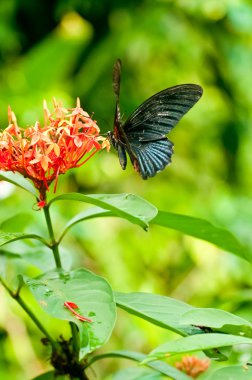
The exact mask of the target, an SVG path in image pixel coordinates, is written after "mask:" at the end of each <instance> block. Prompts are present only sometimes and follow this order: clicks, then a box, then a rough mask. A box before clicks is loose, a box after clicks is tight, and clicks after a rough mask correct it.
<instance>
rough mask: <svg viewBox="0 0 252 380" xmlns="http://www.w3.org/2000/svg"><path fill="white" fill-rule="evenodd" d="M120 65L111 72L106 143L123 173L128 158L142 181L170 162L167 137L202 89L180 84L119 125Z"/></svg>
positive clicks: (195, 101)
mask: <svg viewBox="0 0 252 380" xmlns="http://www.w3.org/2000/svg"><path fill="white" fill-rule="evenodd" d="M120 80H121V61H120V59H117V61H116V62H115V64H114V68H113V90H114V93H115V98H116V108H115V117H114V129H113V131H112V132H108V139H109V141H110V143H111V144H112V145H113V147H114V148H115V149H116V150H117V153H118V157H119V162H120V164H121V167H122V169H123V170H124V169H125V168H126V166H127V154H128V155H129V158H130V160H131V163H132V165H133V167H134V168H135V170H136V171H137V172H138V173H139V174H140V175H141V177H142V178H143V179H148V178H149V177H153V176H155V175H156V173H158V172H160V171H161V170H163V169H164V168H165V167H166V166H167V165H168V164H170V162H171V157H172V154H173V143H172V142H171V141H170V140H169V139H168V138H167V137H166V135H167V134H168V133H169V132H170V131H171V130H172V129H173V128H174V127H175V125H176V124H177V123H178V122H179V120H180V119H181V118H182V117H183V116H184V115H185V114H186V113H187V112H188V111H189V110H190V109H191V108H192V107H193V106H194V104H195V103H197V101H198V100H199V99H200V98H201V96H202V93H203V89H202V88H201V87H200V86H198V85H196V84H182V85H178V86H174V87H170V88H166V89H165V90H163V91H160V92H158V93H157V94H155V95H153V96H151V97H150V98H148V99H147V100H145V101H144V102H143V103H142V104H141V105H140V106H139V107H138V108H137V109H136V110H135V111H134V112H133V113H132V114H131V115H130V116H129V118H128V119H127V120H126V122H125V123H122V121H121V114H120V107H119V96H120Z"/></svg>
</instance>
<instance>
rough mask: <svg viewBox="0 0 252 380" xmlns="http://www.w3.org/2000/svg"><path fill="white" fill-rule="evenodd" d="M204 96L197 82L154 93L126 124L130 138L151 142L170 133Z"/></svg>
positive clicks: (126, 130)
mask: <svg viewBox="0 0 252 380" xmlns="http://www.w3.org/2000/svg"><path fill="white" fill-rule="evenodd" d="M201 95H202V88H201V87H200V86H197V85H194V84H184V85H180V86H174V87H171V88H167V89H165V90H163V91H161V92H159V93H157V94H155V95H153V96H152V97H150V98H149V99H147V100H146V101H145V102H144V103H143V104H141V106H139V107H138V108H137V109H136V111H134V112H133V113H132V114H131V115H130V117H129V118H128V120H127V121H126V122H125V124H124V125H123V128H124V130H125V132H126V134H127V137H128V139H129V141H130V140H131V139H132V140H134V139H136V138H139V140H140V141H151V140H155V139H159V138H160V137H163V136H165V135H167V134H168V133H169V132H170V131H171V129H173V128H174V127H175V125H176V124H177V123H178V122H179V120H180V119H181V118H182V117H183V116H184V115H185V114H186V113H187V112H188V111H189V110H190V108H192V106H193V105H194V104H195V103H196V102H197V101H198V100H199V99H200V97H201Z"/></svg>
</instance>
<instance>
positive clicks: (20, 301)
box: [0, 277, 56, 349]
mask: <svg viewBox="0 0 252 380" xmlns="http://www.w3.org/2000/svg"><path fill="white" fill-rule="evenodd" d="M0 282H1V284H2V285H3V287H4V288H5V289H6V290H7V292H8V293H9V294H10V296H11V297H12V298H13V299H15V300H16V301H17V302H18V303H19V305H20V306H21V307H22V309H23V310H24V311H25V312H26V313H27V314H28V315H29V317H30V318H31V319H32V320H33V322H34V323H35V325H36V326H37V327H38V328H39V330H40V331H41V332H42V333H43V334H44V335H45V336H46V338H47V339H48V341H49V342H50V343H51V345H52V347H53V348H54V349H56V342H55V341H54V340H53V338H52V337H51V336H50V334H49V333H48V331H47V330H46V329H45V328H44V326H43V325H42V324H41V322H40V321H39V320H38V318H37V317H36V315H35V314H34V313H33V311H32V310H31V309H30V308H29V307H28V306H27V305H26V303H25V302H24V300H23V299H22V298H21V297H20V294H19V293H20V289H21V288H20V287H19V288H18V291H16V292H13V291H12V290H11V289H10V288H9V286H8V285H7V284H6V282H5V281H4V279H3V278H1V277H0Z"/></svg>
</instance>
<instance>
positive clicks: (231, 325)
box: [180, 308, 252, 338]
mask: <svg viewBox="0 0 252 380" xmlns="http://www.w3.org/2000/svg"><path fill="white" fill-rule="evenodd" d="M180 322H181V323H182V324H190V325H198V326H205V327H210V328H214V329H218V331H220V332H225V333H229V334H232V335H241V336H246V337H248V338H252V323H250V322H249V321H247V320H245V319H243V318H240V317H237V316H236V315H234V314H231V313H228V312H227V311H224V310H218V309H212V308H205V309H200V308H195V309H192V310H189V311H187V312H186V313H184V314H183V315H182V316H181V319H180Z"/></svg>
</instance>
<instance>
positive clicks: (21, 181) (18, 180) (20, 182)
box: [0, 170, 38, 198]
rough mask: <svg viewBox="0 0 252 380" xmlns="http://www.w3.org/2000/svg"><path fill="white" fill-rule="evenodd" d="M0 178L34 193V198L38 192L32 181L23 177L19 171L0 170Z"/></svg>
mask: <svg viewBox="0 0 252 380" xmlns="http://www.w3.org/2000/svg"><path fill="white" fill-rule="evenodd" d="M0 180H1V181H7V182H10V183H13V184H14V185H16V186H19V187H21V188H22V189H24V190H26V191H28V192H29V193H31V194H32V195H34V196H35V197H36V198H37V197H38V192H37V190H36V188H35V187H34V186H33V184H32V182H30V181H29V180H28V179H26V178H24V177H23V176H22V175H21V174H19V173H15V174H14V173H12V172H4V171H2V170H0Z"/></svg>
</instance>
